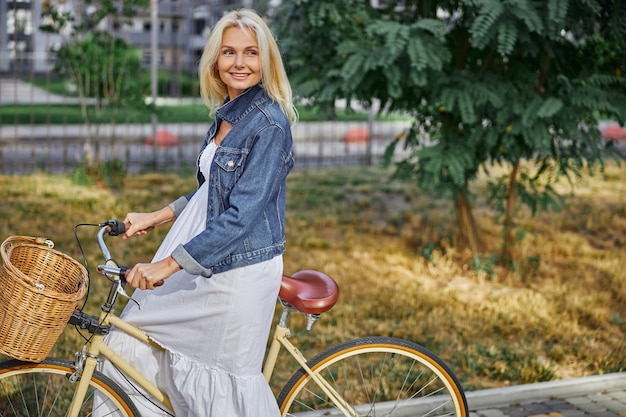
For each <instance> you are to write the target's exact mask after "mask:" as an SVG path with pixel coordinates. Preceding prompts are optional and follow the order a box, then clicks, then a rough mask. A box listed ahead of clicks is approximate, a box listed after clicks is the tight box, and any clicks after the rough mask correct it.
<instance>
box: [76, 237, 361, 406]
mask: <svg viewBox="0 0 626 417" xmlns="http://www.w3.org/2000/svg"><path fill="white" fill-rule="evenodd" d="M106 233H108V227H106V226H105V227H103V228H102V229H101V231H100V232H99V234H98V242H99V244H100V248H101V250H102V253H103V255H104V257H105V259H106V265H100V266H98V271H99V272H100V273H102V274H103V275H106V276H107V277H108V278H109V279H110V280H111V281H112V284H111V290H110V291H109V295H108V297H107V300H106V302H105V303H104V304H103V305H102V306H101V312H100V315H99V318H98V320H97V322H95V320H94V319H95V318H94V317H92V316H88V315H86V314H85V313H82V312H80V314H81V315H82V319H83V320H82V321H81V317H79V318H78V321H79V322H81V327H83V328H90V330H89V331H90V333H92V336H91V338H90V340H89V342H88V343H87V344H86V346H85V347H84V348H83V351H82V352H77V353H76V360H75V372H74V374H73V375H71V376H70V380H72V381H79V382H78V384H77V386H76V390H75V391H74V396H73V399H72V404H71V406H70V410H69V413H68V417H76V416H77V415H78V413H79V409H80V406H81V404H82V402H83V400H84V397H85V395H86V393H87V389H88V386H89V381H90V380H91V378H92V376H93V373H94V371H95V369H96V366H97V364H98V358H99V357H100V356H103V357H104V358H106V359H108V360H109V361H110V362H111V363H112V364H113V365H115V366H116V367H117V368H118V369H120V370H121V371H122V372H123V373H124V374H125V375H126V376H128V377H129V378H131V379H132V380H133V381H135V383H137V385H138V386H140V387H141V388H143V389H144V390H145V391H146V392H148V393H149V394H150V395H152V396H153V397H154V398H155V399H156V400H157V401H159V402H161V403H162V404H163V405H164V406H165V407H167V409H168V410H169V411H171V412H172V413H173V407H172V404H171V401H170V399H169V398H168V396H167V394H166V393H165V392H163V391H162V390H161V389H159V388H158V387H157V386H156V385H155V384H153V383H152V382H150V381H149V380H148V379H147V378H146V377H145V376H144V375H142V374H141V372H139V371H138V370H137V369H136V368H135V367H133V366H132V365H131V364H130V363H129V362H127V361H126V360H125V359H124V358H122V357H121V356H120V355H119V354H118V353H116V352H115V351H114V350H113V349H112V348H111V347H109V346H108V345H107V344H106V342H105V341H104V337H105V333H107V332H103V331H99V330H101V329H103V328H105V329H108V328H110V326H115V327H116V328H117V329H119V330H121V331H123V332H125V333H126V334H128V335H130V336H132V337H134V338H136V339H137V340H139V341H140V342H142V343H144V344H147V345H149V346H152V347H154V348H156V349H158V350H161V351H164V349H163V347H161V346H160V345H159V344H158V343H156V342H155V341H154V340H152V338H150V336H148V335H147V334H145V333H144V332H143V331H142V330H141V329H140V328H138V327H136V326H134V325H132V324H130V323H128V322H126V321H124V320H123V319H121V318H120V317H119V316H117V315H116V314H114V313H113V306H114V305H115V301H116V300H117V296H118V294H119V293H120V292H123V290H122V291H120V288H121V286H120V282H121V281H120V275H122V276H123V275H124V268H120V267H119V265H118V264H117V262H116V261H114V260H113V259H112V257H111V255H110V253H109V251H108V248H107V246H106V244H105V243H104V235H105V234H106ZM281 304H282V306H283V311H282V314H281V317H280V320H279V322H278V324H277V325H276V328H275V330H274V333H273V334H272V336H271V345H270V348H269V350H268V353H267V357H266V359H265V362H264V364H263V375H264V377H265V379H266V380H267V382H268V383H269V381H270V378H271V376H272V373H273V371H274V368H275V366H276V361H277V359H278V355H279V353H280V350H281V347H284V348H285V350H286V351H287V352H289V354H290V355H291V356H292V357H293V358H294V360H296V362H298V364H299V365H300V366H301V367H302V368H303V369H304V370H305V371H306V373H307V374H308V375H309V376H310V377H311V378H312V380H313V381H315V383H316V384H318V385H319V386H320V388H321V389H322V390H323V391H324V393H325V394H326V395H328V396H329V398H330V399H331V400H332V402H333V403H334V405H335V406H336V407H337V409H338V410H340V411H341V412H342V413H343V414H344V415H345V416H347V417H351V416H352V417H354V416H357V415H358V414H357V413H356V411H355V410H354V409H353V408H352V407H351V406H350V405H348V404H347V403H346V402H345V401H344V400H343V399H342V398H341V396H340V395H339V394H338V393H337V392H336V391H335V390H334V389H333V388H332V387H331V386H330V384H329V383H328V382H326V380H324V379H323V378H322V377H321V376H319V375H318V374H317V373H316V372H315V371H313V370H311V369H310V368H309V367H308V366H307V359H306V358H305V357H304V355H303V354H302V353H301V352H300V350H298V348H296V347H295V346H294V345H293V344H292V343H291V342H290V341H289V338H290V337H291V331H290V329H289V327H288V325H287V323H288V321H289V316H290V314H291V313H292V312H295V311H298V310H297V309H295V308H294V307H292V306H290V305H289V304H286V303H283V302H282V301H281ZM307 316H308V318H309V325H308V326H307V328H308V329H310V328H311V326H312V325H313V323H315V321H316V320H317V319H318V318H319V315H307ZM75 324H76V323H75Z"/></svg>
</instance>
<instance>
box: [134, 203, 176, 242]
mask: <svg viewBox="0 0 626 417" xmlns="http://www.w3.org/2000/svg"><path fill="white" fill-rule="evenodd" d="M175 218H176V216H174V212H173V211H172V209H170V208H169V207H164V208H162V209H161V210H157V211H153V212H152V213H128V214H127V215H126V218H125V219H124V224H125V225H126V232H125V233H124V234H123V235H122V238H123V239H128V238H130V237H135V236H143V235H145V234H146V233H148V232H149V231H151V230H152V229H154V228H155V227H156V226H158V225H160V224H163V223H166V222H169V221H172V220H174V219H175Z"/></svg>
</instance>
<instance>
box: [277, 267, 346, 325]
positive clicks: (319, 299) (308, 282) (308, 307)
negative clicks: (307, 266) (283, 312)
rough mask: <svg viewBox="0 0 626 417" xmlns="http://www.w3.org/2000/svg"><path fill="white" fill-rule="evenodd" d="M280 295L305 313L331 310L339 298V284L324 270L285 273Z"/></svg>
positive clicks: (319, 312)
mask: <svg viewBox="0 0 626 417" xmlns="http://www.w3.org/2000/svg"><path fill="white" fill-rule="evenodd" d="M278 296H279V297H280V298H282V299H283V300H284V301H285V302H287V303H288V304H290V305H291V306H292V307H294V308H295V309H297V310H298V311H300V312H302V313H305V314H321V313H323V312H325V311H328V310H330V309H331V308H332V307H333V306H334V305H335V303H336V302H337V298H339V286H337V283H336V282H335V280H334V279H332V278H331V277H329V276H328V275H326V274H324V273H323V272H319V271H313V270H304V271H298V272H296V273H294V274H293V275H291V276H289V275H283V281H282V284H281V286H280V291H279V293H278Z"/></svg>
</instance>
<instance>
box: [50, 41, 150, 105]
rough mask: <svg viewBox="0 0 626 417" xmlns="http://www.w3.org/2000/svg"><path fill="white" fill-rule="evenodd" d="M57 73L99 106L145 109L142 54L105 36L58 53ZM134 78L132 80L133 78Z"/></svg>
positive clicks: (75, 42)
mask: <svg viewBox="0 0 626 417" xmlns="http://www.w3.org/2000/svg"><path fill="white" fill-rule="evenodd" d="M55 70H56V71H57V72H58V73H59V74H60V75H61V76H65V77H67V78H68V79H70V80H71V81H72V83H73V84H74V85H75V86H77V88H78V91H79V92H80V96H81V97H85V98H87V97H88V98H95V99H97V100H98V101H99V102H100V103H102V104H104V102H105V101H106V103H107V105H109V106H115V105H119V104H126V105H143V97H144V95H145V91H144V86H143V85H142V84H141V82H140V81H141V77H137V76H136V75H139V74H141V73H142V68H141V62H140V56H139V51H138V50H136V49H135V48H132V47H130V45H128V44H127V43H126V42H125V41H124V40H123V39H119V38H114V37H113V36H111V35H110V34H108V33H106V32H91V33H89V34H88V35H87V36H85V37H84V38H81V39H76V40H75V41H74V42H72V43H68V44H65V45H63V46H62V47H61V48H60V49H59V50H58V51H57V63H56V65H55ZM131 74H133V76H131Z"/></svg>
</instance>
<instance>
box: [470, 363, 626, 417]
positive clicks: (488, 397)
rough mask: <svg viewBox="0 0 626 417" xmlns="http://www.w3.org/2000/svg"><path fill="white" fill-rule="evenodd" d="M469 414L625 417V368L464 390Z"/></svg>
mask: <svg viewBox="0 0 626 417" xmlns="http://www.w3.org/2000/svg"><path fill="white" fill-rule="evenodd" d="M467 402H468V406H469V409H470V415H469V417H584V416H593V417H626V372H621V373H615V374H608V375H597V376H590V377H583V378H573V379H568V380H560V381H551V382H541V383H536V384H527V385H519V386H514V387H506V388H496V389H488V390H482V391H475V392H468V393H467Z"/></svg>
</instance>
